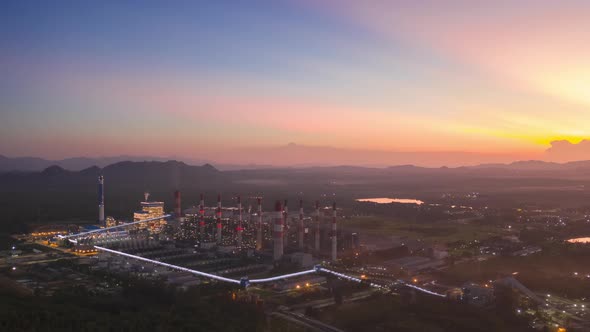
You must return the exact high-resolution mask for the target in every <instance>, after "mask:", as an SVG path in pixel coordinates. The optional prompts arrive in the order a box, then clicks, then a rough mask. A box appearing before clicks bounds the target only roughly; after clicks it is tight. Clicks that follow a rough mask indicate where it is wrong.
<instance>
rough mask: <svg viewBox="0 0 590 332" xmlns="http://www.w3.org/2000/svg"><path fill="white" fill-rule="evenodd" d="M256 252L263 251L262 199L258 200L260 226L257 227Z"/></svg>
mask: <svg viewBox="0 0 590 332" xmlns="http://www.w3.org/2000/svg"><path fill="white" fill-rule="evenodd" d="M256 250H262V198H260V197H259V198H258V225H257V226H256Z"/></svg>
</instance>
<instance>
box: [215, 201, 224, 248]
mask: <svg viewBox="0 0 590 332" xmlns="http://www.w3.org/2000/svg"><path fill="white" fill-rule="evenodd" d="M215 214H216V217H217V243H218V244H221V228H222V227H223V226H222V225H221V194H218V195H217V211H215Z"/></svg>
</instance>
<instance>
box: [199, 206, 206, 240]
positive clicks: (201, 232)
mask: <svg viewBox="0 0 590 332" xmlns="http://www.w3.org/2000/svg"><path fill="white" fill-rule="evenodd" d="M199 239H200V243H201V244H202V243H203V241H205V196H204V195H203V194H201V201H200V202H199Z"/></svg>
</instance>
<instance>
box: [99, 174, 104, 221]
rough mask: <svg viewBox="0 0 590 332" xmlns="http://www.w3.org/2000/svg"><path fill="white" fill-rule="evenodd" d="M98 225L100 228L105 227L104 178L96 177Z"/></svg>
mask: <svg viewBox="0 0 590 332" xmlns="http://www.w3.org/2000/svg"><path fill="white" fill-rule="evenodd" d="M98 224H99V225H100V226H101V227H102V226H105V217H104V177H103V176H102V175H100V176H99V177H98Z"/></svg>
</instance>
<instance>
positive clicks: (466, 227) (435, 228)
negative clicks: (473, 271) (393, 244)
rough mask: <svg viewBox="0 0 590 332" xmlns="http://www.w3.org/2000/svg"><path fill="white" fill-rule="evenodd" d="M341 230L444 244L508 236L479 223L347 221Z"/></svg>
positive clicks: (499, 230) (362, 218)
mask: <svg viewBox="0 0 590 332" xmlns="http://www.w3.org/2000/svg"><path fill="white" fill-rule="evenodd" d="M341 228H343V229H344V228H347V229H350V230H357V231H359V232H361V233H364V234H368V235H391V236H393V235H394V236H400V237H408V238H412V239H422V240H426V241H431V242H440V243H446V242H454V241H461V240H463V241H471V240H481V239H485V238H489V237H492V236H498V235H504V231H503V230H502V229H501V228H499V227H497V226H494V225H484V224H481V223H480V222H477V221H474V222H461V221H439V222H432V223H414V222H410V221H404V220H399V219H393V218H387V217H352V218H347V219H343V220H342V221H341Z"/></svg>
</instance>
